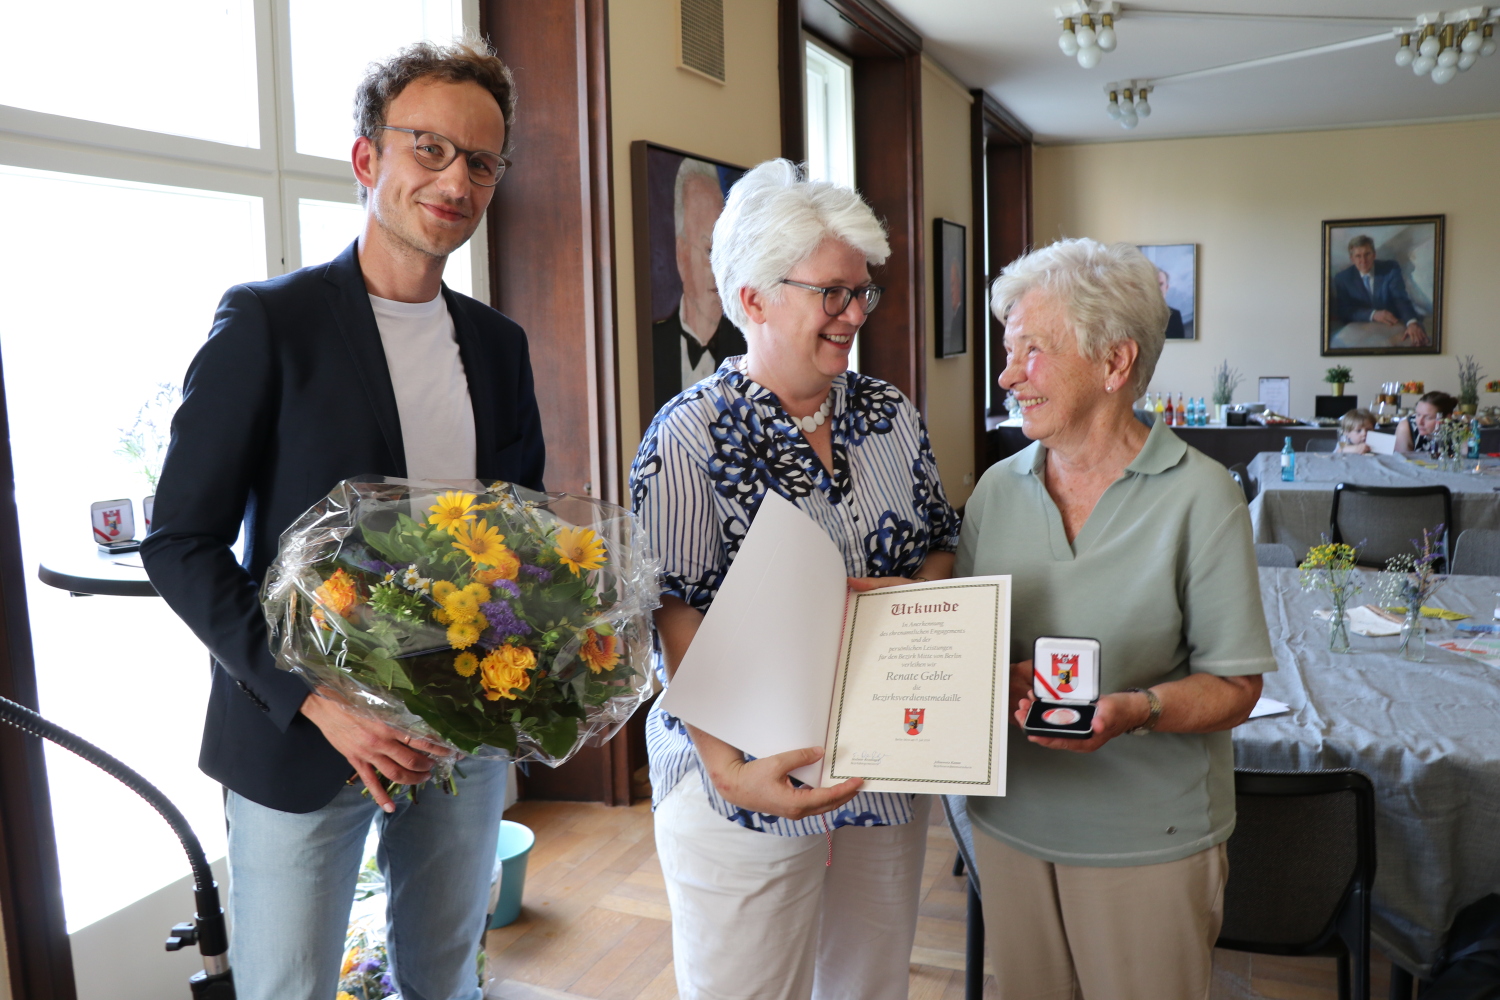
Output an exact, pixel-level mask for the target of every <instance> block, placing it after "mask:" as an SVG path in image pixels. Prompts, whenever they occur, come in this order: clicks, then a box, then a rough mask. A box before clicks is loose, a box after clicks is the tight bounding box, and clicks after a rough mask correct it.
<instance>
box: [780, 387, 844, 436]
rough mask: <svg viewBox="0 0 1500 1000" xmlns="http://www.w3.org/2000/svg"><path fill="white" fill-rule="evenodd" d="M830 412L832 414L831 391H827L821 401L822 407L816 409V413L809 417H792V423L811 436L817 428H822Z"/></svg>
mask: <svg viewBox="0 0 1500 1000" xmlns="http://www.w3.org/2000/svg"><path fill="white" fill-rule="evenodd" d="M832 412H833V390H832V389H829V390H828V395H827V396H826V397H824V399H823V405H822V406H820V407H818V412H817V413H814V414H813V415H812V416H810V417H792V423H794V424H796V425H797V426H798V427H800V428H802V430H803V432H804V433H806V434H811V433H812V432H813V431H815V430H817V429H818V428H819V427H822V426H823V422H824V421H826V420H827V419H828V414H830V413H832ZM787 416H789V417H790V416H791V414H787Z"/></svg>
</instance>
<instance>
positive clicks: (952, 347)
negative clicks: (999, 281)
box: [932, 219, 969, 358]
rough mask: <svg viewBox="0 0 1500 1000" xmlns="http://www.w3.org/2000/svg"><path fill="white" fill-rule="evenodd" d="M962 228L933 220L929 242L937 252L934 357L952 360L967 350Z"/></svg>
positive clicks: (965, 270) (966, 286) (967, 307)
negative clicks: (935, 350)
mask: <svg viewBox="0 0 1500 1000" xmlns="http://www.w3.org/2000/svg"><path fill="white" fill-rule="evenodd" d="M966 236H967V232H966V231H965V229H964V227H963V225H962V224H961V223H958V222H949V221H948V220H947V219H933V220H932V243H933V246H934V248H936V250H937V252H936V253H935V254H933V263H934V266H935V267H936V269H937V274H936V277H937V282H936V285H935V286H934V289H935V292H936V296H935V298H936V299H937V302H936V303H935V304H936V308H937V337H936V338H935V339H936V341H937V344H936V348H937V356H938V357H940V358H951V357H953V356H954V355H958V354H963V353H964V352H965V351H967V350H968V349H969V338H968V328H969V293H968V282H967V280H966V275H967V274H968V271H967V269H966V268H965V267H964V239H965V237H966Z"/></svg>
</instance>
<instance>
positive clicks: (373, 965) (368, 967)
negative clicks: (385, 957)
mask: <svg viewBox="0 0 1500 1000" xmlns="http://www.w3.org/2000/svg"><path fill="white" fill-rule="evenodd" d="M359 971H360V972H364V973H371V972H379V971H380V959H378V958H367V959H365V960H364V961H363V962H361V963H359Z"/></svg>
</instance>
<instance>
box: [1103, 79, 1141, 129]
mask: <svg viewBox="0 0 1500 1000" xmlns="http://www.w3.org/2000/svg"><path fill="white" fill-rule="evenodd" d="M1150 90H1151V81H1149V80H1118V81H1116V82H1114V83H1107V84H1105V85H1104V92H1105V93H1106V94H1108V95H1109V103H1108V104H1106V105H1105V106H1104V113H1105V114H1107V115H1109V117H1110V118H1112V119H1114V120H1115V121H1117V122H1119V123H1120V127H1121V128H1123V129H1133V128H1135V127H1136V126H1137V125H1139V124H1140V123H1141V119H1142V118H1149V117H1151V103H1150V102H1149V101H1147V100H1146V94H1147V93H1148V92H1149V91H1150Z"/></svg>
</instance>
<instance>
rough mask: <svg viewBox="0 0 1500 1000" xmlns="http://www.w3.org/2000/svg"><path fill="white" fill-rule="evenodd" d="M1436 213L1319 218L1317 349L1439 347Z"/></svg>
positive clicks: (1428, 350)
mask: <svg viewBox="0 0 1500 1000" xmlns="http://www.w3.org/2000/svg"><path fill="white" fill-rule="evenodd" d="M1443 221H1444V217H1443V216H1441V215H1412V216H1403V217H1395V218H1386V219H1333V220H1327V221H1325V222H1324V223H1323V354H1324V355H1325V356H1326V355H1340V354H1441V353H1442V350H1443Z"/></svg>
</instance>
